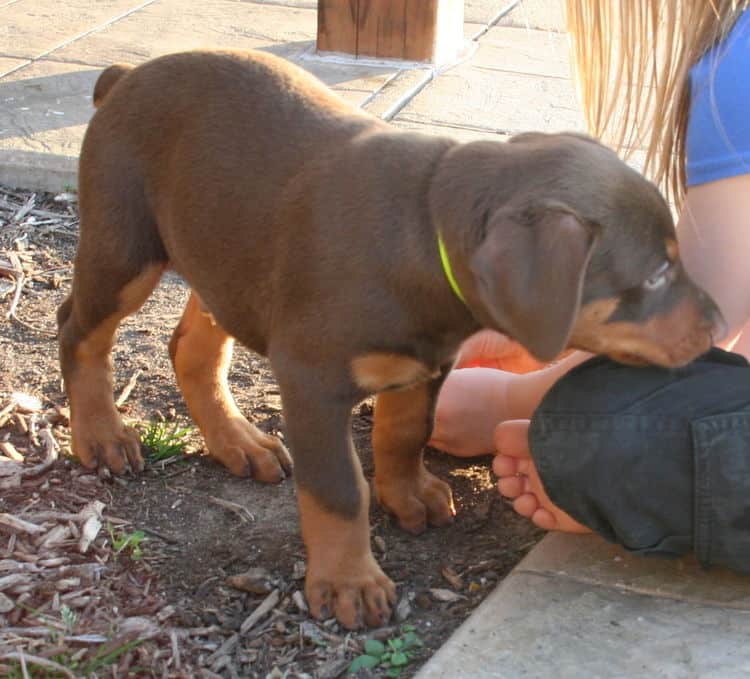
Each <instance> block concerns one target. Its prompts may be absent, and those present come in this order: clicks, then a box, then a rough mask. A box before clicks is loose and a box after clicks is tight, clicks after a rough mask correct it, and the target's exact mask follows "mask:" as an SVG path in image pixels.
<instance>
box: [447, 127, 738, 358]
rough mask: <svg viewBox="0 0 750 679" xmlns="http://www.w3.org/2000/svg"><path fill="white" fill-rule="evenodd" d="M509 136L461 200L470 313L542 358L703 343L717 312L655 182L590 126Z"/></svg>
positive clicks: (641, 352)
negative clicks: (586, 131) (466, 201)
mask: <svg viewBox="0 0 750 679" xmlns="http://www.w3.org/2000/svg"><path fill="white" fill-rule="evenodd" d="M470 146H472V145H471V144H470V145H467V146H466V148H467V149H468V147H470ZM477 146H478V147H479V148H478V149H477V150H478V151H479V156H480V157H481V158H482V161H481V162H480V163H479V164H480V165H484V164H485V163H486V162H489V161H488V159H487V151H488V150H489V148H488V146H487V145H486V144H482V143H480V144H478V145H477ZM505 146H506V147H507V152H506V154H505V155H503V154H498V153H497V148H496V150H495V153H496V161H495V165H496V168H495V171H494V172H490V173H489V175H490V176H493V177H494V182H492V183H493V185H494V186H493V187H490V186H488V185H487V184H486V183H482V186H483V189H481V191H480V193H482V194H483V195H482V196H477V195H475V196H474V199H473V201H472V203H471V205H470V206H464V208H465V209H468V211H469V212H470V213H471V214H472V216H471V219H472V221H473V223H474V225H475V229H478V233H477V232H476V231H475V232H474V234H473V236H474V238H473V240H474V245H473V246H472V247H471V248H470V249H471V252H470V253H469V252H467V257H466V262H465V270H464V272H465V274H466V275H467V277H468V279H469V283H470V287H471V290H470V293H469V294H470V298H471V299H470V304H472V303H473V304H475V305H478V306H479V307H481V308H480V309H479V313H478V314H477V315H478V316H479V317H483V320H485V321H486V322H487V324H490V325H493V326H494V327H496V328H497V329H499V330H502V331H504V332H506V333H507V334H509V335H510V336H512V337H513V338H514V339H516V340H517V341H519V342H520V343H521V344H523V345H524V346H526V348H527V349H529V351H531V353H532V354H534V355H535V356H536V357H537V358H539V359H542V360H550V359H552V358H554V357H555V356H557V355H558V354H559V353H560V352H561V351H562V350H564V349H565V348H567V347H573V348H578V349H583V350H586V351H591V352H594V353H598V354H607V355H609V356H611V357H612V358H614V359H616V360H619V361H621V362H626V363H634V364H639V363H651V364H657V365H663V366H678V365H682V364H684V363H687V362H689V361H690V360H692V359H693V358H695V357H696V356H698V355H699V354H701V353H703V352H704V351H706V350H708V348H709V347H710V346H711V343H712V339H713V336H715V335H716V334H717V332H718V327H719V326H720V325H721V324H722V323H723V321H722V320H721V315H720V313H719V311H718V309H717V307H716V305H715V304H714V302H713V301H712V300H711V299H710V298H709V297H708V295H706V293H704V292H703V291H702V290H700V289H699V288H698V287H697V286H696V285H695V284H694V283H693V282H692V281H691V280H690V279H689V277H688V276H687V274H686V273H685V271H684V269H683V267H682V264H681V262H680V258H679V254H678V251H677V243H676V239H675V230H674V223H673V220H672V217H671V214H670V211H669V208H668V206H667V204H666V202H665V201H664V199H663V198H662V197H661V195H660V194H659V192H658V191H657V189H656V188H655V187H654V186H653V185H652V184H651V183H649V182H647V181H646V180H645V179H644V178H643V177H641V175H639V174H638V173H637V172H635V171H634V170H632V169H630V168H629V167H628V166H627V165H626V164H625V163H623V162H622V161H621V160H620V159H619V158H618V157H617V156H616V154H614V153H613V152H612V151H610V150H609V149H606V148H605V147H603V146H602V145H600V144H598V143H596V142H594V141H593V140H591V139H590V138H588V137H583V136H579V135H572V134H561V135H543V134H524V135H520V136H519V137H517V138H514V139H513V140H512V141H511V142H510V143H509V144H506V145H505ZM470 155H471V152H470V153H469V156H470ZM498 155H500V156H501V157H500V158H498ZM478 159H479V158H477V160H478ZM497 168H500V169H499V170H498V169H497ZM499 184H502V187H501V188H498V187H499ZM488 191H489V192H490V195H487V192H488ZM453 196H454V200H455V194H453ZM458 203H459V204H460V201H458ZM458 209H460V207H459V208H458Z"/></svg>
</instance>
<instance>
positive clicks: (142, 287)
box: [60, 265, 164, 474]
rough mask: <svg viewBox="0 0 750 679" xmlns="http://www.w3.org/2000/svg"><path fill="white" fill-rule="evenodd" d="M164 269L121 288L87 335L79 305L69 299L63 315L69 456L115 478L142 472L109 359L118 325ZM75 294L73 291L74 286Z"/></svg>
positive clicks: (149, 271) (153, 268) (146, 273)
mask: <svg viewBox="0 0 750 679" xmlns="http://www.w3.org/2000/svg"><path fill="white" fill-rule="evenodd" d="M163 270H164V267H163V266H162V265H153V266H151V267H148V268H147V269H146V270H145V271H143V272H142V273H141V274H139V275H138V276H137V277H136V278H135V279H133V280H132V281H130V282H129V283H128V284H127V285H125V286H124V287H123V288H122V290H121V291H120V293H119V294H118V310H117V312H116V313H114V314H112V315H110V316H109V317H107V318H105V319H104V320H103V321H101V322H100V323H99V324H98V325H97V326H96V327H94V328H93V329H91V330H88V331H86V330H84V329H83V324H82V321H81V319H80V317H81V316H83V315H85V313H84V312H82V311H81V309H80V305H81V304H85V303H86V302H85V301H83V300H81V299H79V298H78V297H75V296H73V297H71V298H70V299H71V300H72V301H71V304H69V305H68V304H67V303H66V308H65V313H63V314H61V328H60V354H61V363H62V366H63V377H64V379H65V388H66V391H67V393H68V399H69V401H70V423H71V430H72V438H73V441H72V448H73V453H74V454H75V455H76V456H77V457H78V458H79V459H80V460H81V463H82V464H83V465H84V466H85V467H88V468H94V467H96V466H97V465H98V464H104V465H105V466H107V467H108V468H109V469H111V470H112V471H113V472H115V473H116V474H121V473H122V472H124V471H125V470H126V469H127V467H128V466H129V467H130V468H131V469H133V470H136V471H140V470H141V469H143V458H142V457H141V452H140V439H139V437H138V434H137V433H136V432H135V431H134V430H133V429H131V428H130V427H126V426H125V425H124V424H123V422H122V419H121V418H120V415H119V413H118V412H117V408H116V407H115V403H114V398H113V395H112V370H111V366H110V362H109V354H110V351H111V349H112V344H113V341H114V337H115V332H116V330H117V326H118V325H119V323H120V321H121V320H122V319H123V318H125V317H126V316H128V315H129V314H132V313H134V312H135V311H137V310H138V309H139V308H140V306H141V305H142V304H143V302H144V301H145V300H146V298H147V297H148V296H149V294H150V293H151V291H152V290H153V289H154V286H155V285H156V284H157V283H158V281H159V278H160V277H161V274H162V271H163ZM74 292H75V286H74Z"/></svg>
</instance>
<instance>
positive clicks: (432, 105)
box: [398, 29, 586, 134]
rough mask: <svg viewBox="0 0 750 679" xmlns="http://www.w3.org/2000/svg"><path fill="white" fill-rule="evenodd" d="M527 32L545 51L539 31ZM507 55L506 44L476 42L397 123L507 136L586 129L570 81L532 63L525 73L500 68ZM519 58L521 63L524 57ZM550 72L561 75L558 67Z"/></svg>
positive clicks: (426, 90) (545, 43)
mask: <svg viewBox="0 0 750 679" xmlns="http://www.w3.org/2000/svg"><path fill="white" fill-rule="evenodd" d="M511 30H518V31H524V29H511ZM528 33H529V35H530V37H533V38H534V39H535V40H536V43H535V45H536V46H538V48H539V49H540V50H542V49H548V47H547V44H548V43H547V39H546V37H542V34H541V33H540V32H538V31H535V32H533V33H532V32H528ZM537 34H538V35H537ZM530 49H534V45H532V46H530ZM507 54H508V50H507V49H506V48H505V47H504V46H498V45H496V44H493V43H486V42H484V39H480V41H479V49H478V51H477V54H476V55H475V56H474V57H473V58H472V59H471V60H469V61H468V62H465V63H463V64H461V65H460V66H457V67H456V68H454V69H451V70H450V71H447V72H446V73H443V74H441V75H440V77H439V78H436V79H435V80H433V81H432V82H431V83H430V84H429V85H428V86H427V87H425V88H424V89H423V90H422V91H421V92H420V93H419V94H418V95H417V96H416V97H414V99H413V100H412V101H411V102H410V103H409V105H408V106H406V107H405V108H404V109H403V110H402V111H401V113H400V114H399V116H398V119H400V120H404V121H409V122H416V123H423V124H437V125H445V124H447V125H451V126H462V125H467V124H468V125H471V126H472V127H474V128H481V129H485V130H489V131H495V132H502V133H506V134H512V133H517V132H521V131H527V130H532V129H534V130H539V131H561V130H577V131H585V129H586V126H585V121H584V119H583V114H582V113H581V109H580V106H579V105H578V102H577V99H576V94H575V88H574V86H573V83H572V81H571V80H569V79H567V78H561V77H559V75H554V76H553V75H546V76H542V75H538V74H534V73H533V70H534V69H535V68H537V67H538V64H536V65H534V64H533V63H532V62H531V61H530V60H527V62H528V63H527V67H526V70H527V71H529V72H528V73H523V72H515V71H510V70H509V71H505V70H500V69H501V68H502V64H503V62H504V59H506V60H507ZM517 60H518V61H519V62H520V61H522V56H521V55H519V56H518V58H517ZM550 68H551V69H552V68H554V69H555V70H556V72H557V71H559V67H555V66H550ZM537 70H538V68H537Z"/></svg>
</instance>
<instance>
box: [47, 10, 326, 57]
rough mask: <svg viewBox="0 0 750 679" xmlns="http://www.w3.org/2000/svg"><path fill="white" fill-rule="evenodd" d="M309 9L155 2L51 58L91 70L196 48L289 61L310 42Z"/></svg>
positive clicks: (313, 19) (313, 18)
mask: <svg viewBox="0 0 750 679" xmlns="http://www.w3.org/2000/svg"><path fill="white" fill-rule="evenodd" d="M316 30H317V12H316V11H315V10H314V9H308V8H298V7H287V6H280V5H270V4H269V5H262V4H258V3H255V2H236V1H233V0H201V2H200V3H195V4H194V5H193V4H192V3H191V5H190V7H189V8H188V7H187V5H186V4H185V2H184V1H183V0H159V1H158V2H154V3H152V4H149V5H147V6H145V7H143V9H141V10H139V11H138V12H134V13H133V14H131V15H130V16H128V17H125V18H123V19H121V20H120V21H117V22H115V23H113V24H112V25H110V26H108V27H107V28H105V29H103V30H101V31H97V32H95V33H92V34H90V35H87V36H85V37H83V38H81V39H80V40H76V41H75V42H73V43H71V44H70V45H67V46H66V47H63V48H61V49H58V50H55V52H54V55H53V58H54V59H56V60H59V61H74V62H79V63H84V64H91V65H93V66H108V65H109V64H112V63H115V62H118V61H120V62H122V61H124V62H128V63H134V64H137V63H140V62H142V61H146V60H148V59H153V58H154V57H157V56H160V55H162V54H168V53H169V52H179V51H182V50H190V49H200V48H216V47H220V48H226V49H266V50H268V51H271V52H274V53H275V54H278V55H280V56H283V57H286V58H290V57H293V56H297V55H299V54H301V53H302V52H304V51H305V50H308V49H309V48H310V47H311V46H312V44H313V41H314V39H315V34H316Z"/></svg>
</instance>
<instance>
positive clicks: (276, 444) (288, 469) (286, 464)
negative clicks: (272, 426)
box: [265, 435, 294, 476]
mask: <svg viewBox="0 0 750 679" xmlns="http://www.w3.org/2000/svg"><path fill="white" fill-rule="evenodd" d="M265 445H266V448H268V450H270V451H271V452H272V453H273V454H274V455H275V456H276V460H277V462H278V463H279V464H280V465H281V468H282V469H283V470H284V472H285V473H286V474H287V476H289V475H291V473H292V469H294V463H293V462H292V456H291V455H290V454H289V451H288V450H287V449H286V446H284V444H283V443H282V442H281V441H279V439H278V438H276V437H275V436H271V435H266V437H265Z"/></svg>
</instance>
